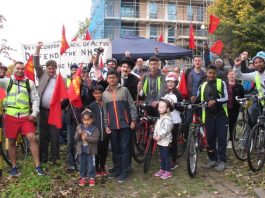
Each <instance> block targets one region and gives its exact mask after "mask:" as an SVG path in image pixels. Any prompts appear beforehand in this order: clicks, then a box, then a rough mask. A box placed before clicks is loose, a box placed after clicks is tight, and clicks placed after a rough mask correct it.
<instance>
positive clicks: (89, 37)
mask: <svg viewBox="0 0 265 198" xmlns="http://www.w3.org/2000/svg"><path fill="white" fill-rule="evenodd" d="M85 40H86V41H89V40H91V36H90V33H89V31H88V30H87V31H86V37H85Z"/></svg>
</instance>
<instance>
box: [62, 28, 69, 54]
mask: <svg viewBox="0 0 265 198" xmlns="http://www.w3.org/2000/svg"><path fill="white" fill-rule="evenodd" d="M68 48H70V47H69V45H68V42H67V40H66V37H65V28H64V25H63V30H62V41H61V49H60V54H61V55H62V54H63V53H65V52H66V50H67V49H68Z"/></svg>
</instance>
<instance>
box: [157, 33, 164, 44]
mask: <svg viewBox="0 0 265 198" xmlns="http://www.w3.org/2000/svg"><path fill="white" fill-rule="evenodd" d="M158 41H159V42H161V43H163V42H164V37H163V34H160V37H159V39H158Z"/></svg>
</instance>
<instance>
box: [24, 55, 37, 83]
mask: <svg viewBox="0 0 265 198" xmlns="http://www.w3.org/2000/svg"><path fill="white" fill-rule="evenodd" d="M25 76H26V77H27V78H28V79H30V80H32V81H33V82H35V74H34V65H33V55H30V57H29V60H28V62H27V64H26V66H25Z"/></svg>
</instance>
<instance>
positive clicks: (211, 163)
mask: <svg viewBox="0 0 265 198" xmlns="http://www.w3.org/2000/svg"><path fill="white" fill-rule="evenodd" d="M216 166H217V162H216V161H211V160H209V161H208V163H207V164H206V165H205V166H204V167H205V168H208V169H210V168H214V167H216Z"/></svg>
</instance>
